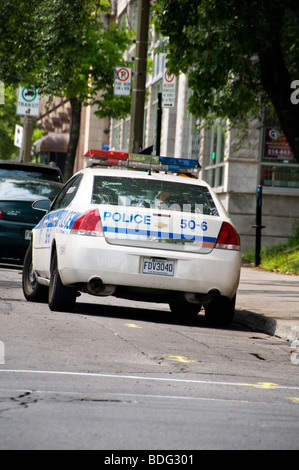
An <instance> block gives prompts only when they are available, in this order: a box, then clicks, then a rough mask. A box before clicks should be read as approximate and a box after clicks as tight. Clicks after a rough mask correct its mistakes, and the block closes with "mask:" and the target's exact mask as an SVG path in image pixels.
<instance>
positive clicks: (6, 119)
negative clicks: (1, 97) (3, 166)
mask: <svg viewBox="0 0 299 470" xmlns="http://www.w3.org/2000/svg"><path fill="white" fill-rule="evenodd" d="M16 105H17V95H16V90H15V89H14V88H12V87H6V88H5V104H3V105H0V160H10V159H11V158H12V157H18V156H19V153H20V150H19V149H18V148H17V147H15V145H14V133H15V126H16V124H20V118H19V116H17V115H16Z"/></svg>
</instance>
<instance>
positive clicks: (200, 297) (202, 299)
mask: <svg viewBox="0 0 299 470" xmlns="http://www.w3.org/2000/svg"><path fill="white" fill-rule="evenodd" d="M184 296H185V299H186V300H187V302H190V303H191V304H208V303H210V302H213V301H215V300H219V299H220V297H221V294H220V292H219V290H218V289H211V290H210V291H209V292H208V293H207V294H193V293H191V292H185V294H184Z"/></svg>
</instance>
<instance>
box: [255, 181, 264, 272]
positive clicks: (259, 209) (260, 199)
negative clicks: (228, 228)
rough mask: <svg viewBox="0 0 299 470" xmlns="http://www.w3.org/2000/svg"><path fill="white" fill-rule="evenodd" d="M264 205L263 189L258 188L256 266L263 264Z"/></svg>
mask: <svg viewBox="0 0 299 470" xmlns="http://www.w3.org/2000/svg"><path fill="white" fill-rule="evenodd" d="M262 203H263V187H262V186H258V187H257V197H256V225H253V227H254V228H255V266H259V265H260V264H261V238H262V229H263V228H265V226H264V225H262Z"/></svg>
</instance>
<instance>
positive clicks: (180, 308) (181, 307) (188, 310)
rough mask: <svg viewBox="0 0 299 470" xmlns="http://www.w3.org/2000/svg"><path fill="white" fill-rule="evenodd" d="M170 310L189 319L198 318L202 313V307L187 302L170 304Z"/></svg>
mask: <svg viewBox="0 0 299 470" xmlns="http://www.w3.org/2000/svg"><path fill="white" fill-rule="evenodd" d="M169 308H170V310H171V311H172V313H174V314H175V315H186V316H188V317H196V316H197V314H198V313H199V312H200V309H201V305H199V304H190V303H187V302H176V301H171V302H169Z"/></svg>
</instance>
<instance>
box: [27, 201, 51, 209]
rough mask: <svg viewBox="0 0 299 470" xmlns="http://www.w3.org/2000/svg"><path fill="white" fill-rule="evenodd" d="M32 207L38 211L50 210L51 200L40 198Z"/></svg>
mask: <svg viewBox="0 0 299 470" xmlns="http://www.w3.org/2000/svg"><path fill="white" fill-rule="evenodd" d="M32 207H33V209H36V210H37V211H42V212H49V210H50V209H51V201H50V199H40V200H38V201H35V202H34V203H33V204H32Z"/></svg>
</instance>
